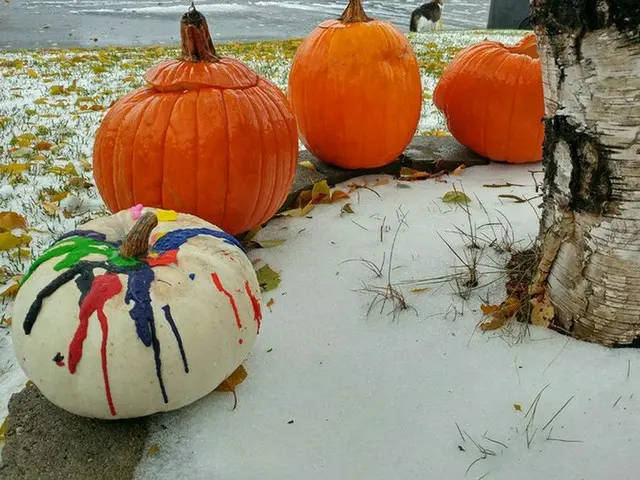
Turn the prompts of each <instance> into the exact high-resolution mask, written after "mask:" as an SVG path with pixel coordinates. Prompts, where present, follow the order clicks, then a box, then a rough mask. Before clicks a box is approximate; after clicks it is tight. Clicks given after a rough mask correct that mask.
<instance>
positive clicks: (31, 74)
mask: <svg viewBox="0 0 640 480" xmlns="http://www.w3.org/2000/svg"><path fill="white" fill-rule="evenodd" d="M27 75H28V76H29V77H31V78H38V73H37V72H36V71H35V70H34V69H33V68H30V69H29V70H27Z"/></svg>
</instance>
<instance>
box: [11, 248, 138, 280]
mask: <svg viewBox="0 0 640 480" xmlns="http://www.w3.org/2000/svg"><path fill="white" fill-rule="evenodd" d="M91 254H98V255H103V256H105V257H106V262H107V263H110V264H111V265H115V266H118V267H125V268H126V267H132V266H134V265H138V264H139V263H140V262H139V261H138V260H136V259H135V258H128V257H122V256H120V251H119V250H118V249H117V248H116V247H114V246H113V245H110V244H108V243H105V242H101V241H99V240H95V239H92V238H87V237H80V236H78V237H69V238H65V239H64V240H63V241H62V242H60V243H58V244H54V245H53V246H51V247H50V248H48V249H47V250H45V251H44V252H43V254H42V255H40V256H39V257H38V258H37V259H36V260H35V261H34V262H33V263H32V264H31V266H30V267H29V270H28V271H27V273H26V275H25V276H24V277H23V279H22V282H20V285H23V284H24V283H25V282H26V281H27V279H28V278H29V277H30V276H31V274H32V273H33V272H34V270H35V269H36V268H38V267H39V266H40V265H42V264H43V263H44V262H46V261H48V260H51V259H52V258H56V257H61V256H63V255H64V258H63V259H61V260H60V261H59V262H58V263H56V264H55V265H54V267H53V269H54V270H56V271H60V270H62V269H63V268H70V267H72V266H74V265H75V264H77V263H78V262H79V261H80V260H82V259H83V258H85V257H87V256H89V255H91Z"/></svg>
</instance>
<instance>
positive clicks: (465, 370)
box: [137, 165, 640, 480]
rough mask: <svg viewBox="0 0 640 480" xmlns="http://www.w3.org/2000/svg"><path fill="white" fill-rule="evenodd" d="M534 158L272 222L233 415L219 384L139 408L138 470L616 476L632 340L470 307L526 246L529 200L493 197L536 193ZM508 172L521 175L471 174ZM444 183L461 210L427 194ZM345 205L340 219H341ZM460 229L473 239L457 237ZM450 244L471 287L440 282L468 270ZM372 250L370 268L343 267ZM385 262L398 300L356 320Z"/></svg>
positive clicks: (162, 473) (620, 474)
mask: <svg viewBox="0 0 640 480" xmlns="http://www.w3.org/2000/svg"><path fill="white" fill-rule="evenodd" d="M538 169H539V165H530V166H504V165H490V166H486V167H473V168H470V169H467V170H465V171H463V172H462V173H461V174H460V175H458V176H450V177H444V178H442V179H440V181H435V180H426V181H423V182H411V183H408V182H401V181H397V180H394V179H390V178H389V177H380V178H382V179H383V183H384V182H385V181H386V180H389V181H388V183H386V184H381V185H377V186H375V187H373V189H374V190H375V192H376V193H377V194H378V195H379V196H378V195H376V194H374V193H372V192H371V191H369V190H366V189H358V190H356V191H355V192H353V193H351V194H350V195H351V198H350V199H348V200H344V201H342V202H340V203H339V204H331V205H320V206H317V207H316V208H315V209H314V210H313V211H312V212H311V214H310V217H312V218H286V217H284V218H277V219H275V220H273V221H271V222H270V223H269V225H268V226H267V227H266V228H265V229H264V230H263V231H261V232H260V233H259V234H258V236H257V238H258V239H271V240H284V242H283V243H282V244H281V245H280V246H277V247H275V248H269V249H258V250H253V251H252V252H251V253H250V256H251V257H252V259H253V260H256V259H260V261H259V262H257V266H261V265H263V264H265V263H267V264H269V265H270V266H271V267H272V268H273V269H274V270H276V271H278V272H280V273H281V283H280V285H279V286H278V287H277V289H275V290H272V291H269V292H266V293H265V294H264V301H265V302H269V303H270V304H271V306H270V307H269V308H265V318H264V320H263V329H262V330H261V333H260V335H259V337H258V342H257V343H256V345H255V347H254V349H253V351H252V353H251V355H250V357H249V359H248V360H247V361H246V362H245V366H246V369H247V371H248V377H247V379H246V380H245V381H244V382H243V383H242V384H240V385H239V386H238V387H237V394H238V406H237V408H236V410H235V411H232V406H233V399H232V396H231V395H230V394H228V393H226V394H225V393H213V394H211V395H209V396H207V397H206V398H204V399H202V400H200V401H198V402H196V403H195V404H193V405H191V406H189V407H186V408H184V409H183V410H180V411H176V412H173V413H169V414H163V415H158V416H156V417H154V419H153V423H152V424H153V428H152V434H151V437H150V439H149V448H153V450H152V451H153V452H156V450H157V452H156V453H155V454H154V455H152V456H146V457H145V458H144V459H143V461H142V463H141V464H140V466H139V469H138V472H137V478H138V479H141V480H142V479H153V478H178V476H182V477H185V478H189V479H209V478H224V479H229V480H235V479H246V480H253V479H265V478H268V479H271V478H278V479H297V478H306V479H326V478H336V479H356V478H357V479H360V478H367V479H370V480H377V479H380V480H382V479H389V478H398V479H458V478H474V479H477V478H489V479H513V478H520V479H527V480H528V479H531V480H534V479H540V478H545V479H589V480H591V479H601V478H616V479H627V478H633V475H632V474H631V473H630V472H631V471H633V470H634V469H635V468H636V467H637V466H638V460H637V453H636V452H637V449H638V447H639V446H640V440H638V436H637V432H638V429H639V428H640V418H638V416H637V415H635V413H634V412H635V410H636V409H637V408H638V398H636V397H635V396H634V394H635V392H636V391H637V389H638V387H639V386H640V374H639V373H638V372H637V368H638V365H639V363H638V361H637V353H636V352H634V351H631V350H610V349H605V348H601V347H599V346H595V345H591V344H586V343H581V342H577V341H574V340H571V339H568V338H567V337H564V336H561V335H559V334H556V333H554V332H551V331H548V330H546V329H542V328H539V327H533V326H529V327H526V326H524V325H522V324H511V325H509V326H508V327H507V328H506V329H505V330H501V331H497V332H493V333H482V332H480V331H479V330H478V329H477V328H476V326H477V324H478V322H480V321H481V320H482V318H483V315H482V312H481V311H480V308H479V307H480V305H481V304H483V303H484V304H486V303H487V302H489V303H491V302H500V301H502V300H503V299H504V288H503V285H504V271H503V269H502V267H503V265H504V263H505V260H506V258H507V254H506V253H499V250H500V249H501V248H502V249H504V248H515V249H517V248H522V247H526V246H527V245H528V244H529V243H530V241H531V240H532V239H533V238H534V237H535V235H536V233H537V213H538V212H537V208H536V205H537V204H538V203H539V201H540V200H539V199H535V200H531V201H530V202H524V203H514V202H513V200H511V199H507V198H504V197H503V198H501V197H499V196H498V195H503V194H512V195H516V196H518V197H523V198H531V197H535V196H536V193H535V187H534V180H533V176H532V175H531V173H530V171H531V170H538ZM376 178H378V177H369V178H362V179H358V180H356V181H354V182H348V183H359V184H365V181H368V185H375V183H376V182H375V180H376ZM442 180H445V181H446V183H445V182H442ZM507 182H510V183H512V184H519V185H524V186H523V187H511V188H489V187H484V186H483V185H488V184H505V183H507ZM337 188H340V189H341V190H343V191H348V190H349V188H348V186H347V185H339V186H338V187H337ZM454 188H455V190H457V191H461V190H464V191H465V192H466V194H467V195H468V196H469V197H470V198H471V202H470V203H469V205H468V208H463V206H461V205H451V204H447V203H445V202H444V201H443V199H442V197H443V196H444V195H445V194H446V193H447V192H450V191H452V190H453V189H454ZM345 203H351V206H352V210H353V212H354V213H353V214H344V213H343V214H342V215H341V211H342V206H343V205H344V204H345ZM467 211H468V212H469V213H467ZM398 215H400V219H401V218H404V221H403V222H402V224H403V225H402V226H401V227H400V228H399V229H398V225H399V223H400V221H399V217H398ZM458 229H459V230H458ZM396 231H397V232H398V235H397V239H396V242H395V245H393V239H394V236H395V234H396ZM471 231H474V232H475V234H474V236H475V238H476V239H477V242H476V243H478V245H479V246H480V247H481V250H477V249H469V248H468V244H469V237H468V236H467V235H466V234H468V233H469V232H471ZM491 244H493V246H490V245H491ZM452 249H453V250H454V251H455V252H456V253H457V254H458V255H460V256H461V257H462V259H463V260H464V261H465V262H467V263H468V260H469V259H470V258H472V256H473V255H476V259H477V262H476V263H477V264H478V271H479V285H478V287H476V288H473V289H466V288H464V287H462V288H459V287H458V286H457V285H458V284H462V283H464V282H465V280H466V279H467V278H468V277H467V275H468V269H466V268H465V267H461V265H462V263H461V262H460V260H458V259H456V256H455V255H454V254H453V252H452ZM392 250H393V256H392V258H391V252H392ZM383 257H384V258H385V265H384V268H382V270H383V272H382V276H381V277H378V276H377V275H376V274H375V273H374V272H373V271H372V270H370V269H369V268H367V267H366V266H365V264H364V263H363V262H359V261H352V260H354V259H356V260H357V259H360V258H362V259H363V260H365V261H372V262H374V263H375V264H377V265H380V264H381V262H382V259H383ZM390 259H391V261H390V263H389V260H390ZM389 266H391V267H392V269H391V284H392V285H394V286H396V287H397V288H399V289H400V290H401V291H402V292H403V295H404V297H405V300H406V302H407V303H408V304H409V306H410V308H409V309H407V310H404V311H401V312H399V315H398V316H397V317H395V319H394V316H393V315H392V314H390V312H391V310H392V307H393V305H392V303H389V304H387V308H385V310H384V312H382V313H381V312H380V307H381V305H380V304H377V305H375V306H374V308H372V309H371V311H370V312H369V314H368V315H367V311H368V310H369V308H370V306H371V302H372V301H374V300H375V293H374V291H375V287H381V286H382V287H383V286H385V285H386V284H388V270H387V269H388V267H389ZM442 277H445V278H442ZM425 288H426V290H424V289H425ZM372 290H373V291H372ZM461 294H462V295H464V296H468V300H467V301H465V300H463V298H461V296H460V295H461ZM271 299H273V303H271ZM536 398H538V400H537V401H536ZM567 402H568V403H567ZM565 404H566V406H565ZM563 406H564V408H562V407H563ZM556 414H557V415H556Z"/></svg>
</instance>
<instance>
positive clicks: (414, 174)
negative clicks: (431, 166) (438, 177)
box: [400, 167, 431, 180]
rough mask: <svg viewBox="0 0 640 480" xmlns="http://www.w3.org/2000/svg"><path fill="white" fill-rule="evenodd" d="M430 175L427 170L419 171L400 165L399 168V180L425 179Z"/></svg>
mask: <svg viewBox="0 0 640 480" xmlns="http://www.w3.org/2000/svg"><path fill="white" fill-rule="evenodd" d="M429 177H431V174H430V173H428V172H421V171H420V170H416V169H414V168H409V167H402V168H401V169H400V180H425V179H427V178H429Z"/></svg>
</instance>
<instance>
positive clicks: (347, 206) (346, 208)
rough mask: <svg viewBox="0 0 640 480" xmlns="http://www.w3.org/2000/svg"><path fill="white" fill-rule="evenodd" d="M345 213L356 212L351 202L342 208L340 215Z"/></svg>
mask: <svg viewBox="0 0 640 480" xmlns="http://www.w3.org/2000/svg"><path fill="white" fill-rule="evenodd" d="M345 213H354V211H353V208H352V206H351V204H350V203H345V204H344V205H343V206H342V208H341V209H340V216H342V215H344V214H345Z"/></svg>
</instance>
